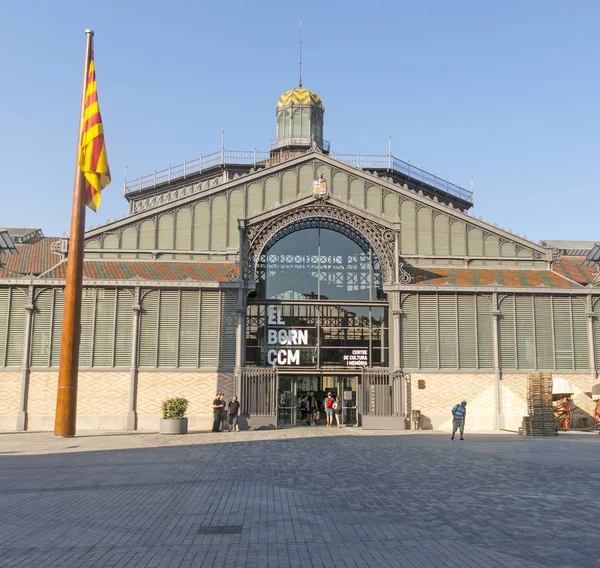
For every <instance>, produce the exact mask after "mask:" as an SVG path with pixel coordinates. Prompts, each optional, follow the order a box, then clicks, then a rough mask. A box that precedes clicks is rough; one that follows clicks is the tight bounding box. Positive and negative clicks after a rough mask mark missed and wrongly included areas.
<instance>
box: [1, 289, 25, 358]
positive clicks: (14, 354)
mask: <svg viewBox="0 0 600 568" xmlns="http://www.w3.org/2000/svg"><path fill="white" fill-rule="evenodd" d="M26 303H27V296H26V295H25V291H24V290H18V289H16V288H12V289H11V294H10V312H9V322H8V329H9V333H8V341H7V342H6V344H7V353H6V366H7V367H20V366H21V365H22V363H23V339H24V336H25V315H26V311H25V305H26Z"/></svg>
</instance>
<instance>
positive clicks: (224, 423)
mask: <svg viewBox="0 0 600 568" xmlns="http://www.w3.org/2000/svg"><path fill="white" fill-rule="evenodd" d="M226 429H227V431H229V422H228V420H227V401H226V400H225V394H223V393H221V430H222V431H223V432H225V430H226Z"/></svg>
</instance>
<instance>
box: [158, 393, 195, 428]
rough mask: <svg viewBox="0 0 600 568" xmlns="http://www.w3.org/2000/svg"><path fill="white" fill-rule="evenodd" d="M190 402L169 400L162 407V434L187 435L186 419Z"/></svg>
mask: <svg viewBox="0 0 600 568" xmlns="http://www.w3.org/2000/svg"><path fill="white" fill-rule="evenodd" d="M188 404H189V402H188V401H187V399H185V398H167V399H166V400H163V402H162V405H161V412H162V418H161V419H160V427H159V433H160V434H187V430H188V419H187V418H186V417H185V413H186V411H187V408H188Z"/></svg>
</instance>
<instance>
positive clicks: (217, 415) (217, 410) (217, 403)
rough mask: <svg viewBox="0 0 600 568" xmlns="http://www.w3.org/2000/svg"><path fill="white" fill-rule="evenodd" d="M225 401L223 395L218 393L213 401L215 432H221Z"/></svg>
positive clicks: (213, 429)
mask: <svg viewBox="0 0 600 568" xmlns="http://www.w3.org/2000/svg"><path fill="white" fill-rule="evenodd" d="M224 404H225V403H224V401H223V400H222V399H221V393H220V392H218V393H217V397H216V398H215V400H213V427H212V431H213V432H219V428H220V426H221V413H222V412H223V406H224Z"/></svg>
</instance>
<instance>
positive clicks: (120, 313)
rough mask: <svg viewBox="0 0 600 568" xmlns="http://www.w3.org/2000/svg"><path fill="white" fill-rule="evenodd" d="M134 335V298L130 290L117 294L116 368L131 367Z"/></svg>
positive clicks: (120, 291)
mask: <svg viewBox="0 0 600 568" xmlns="http://www.w3.org/2000/svg"><path fill="white" fill-rule="evenodd" d="M132 333H133V296H132V295H131V292H130V291H129V290H119V291H118V292H117V325H116V326H115V367H130V366H131V339H132Z"/></svg>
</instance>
